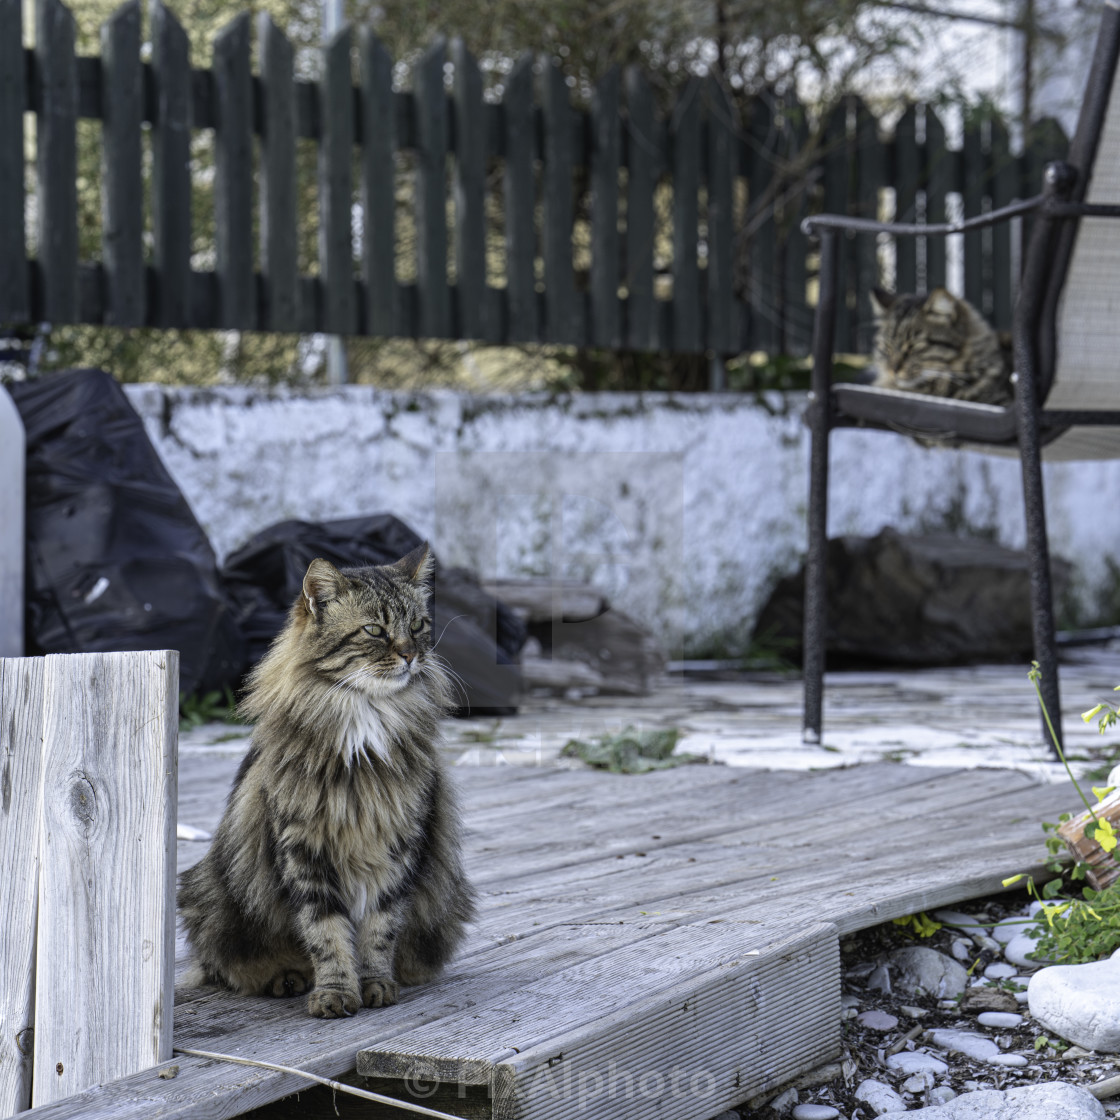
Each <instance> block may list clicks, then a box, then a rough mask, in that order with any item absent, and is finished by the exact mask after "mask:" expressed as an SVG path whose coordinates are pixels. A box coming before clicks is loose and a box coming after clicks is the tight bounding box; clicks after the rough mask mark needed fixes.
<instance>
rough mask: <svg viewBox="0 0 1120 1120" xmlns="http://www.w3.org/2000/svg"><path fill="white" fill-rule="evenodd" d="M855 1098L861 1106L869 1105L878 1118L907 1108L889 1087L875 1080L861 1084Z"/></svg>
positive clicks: (870, 1079) (871, 1079)
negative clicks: (886, 1113)
mask: <svg viewBox="0 0 1120 1120" xmlns="http://www.w3.org/2000/svg"><path fill="white" fill-rule="evenodd" d="M855 1098H856V1100H857V1101H859V1102H860V1103H861V1104H865V1105H867V1107H868V1108H870V1109H871V1111H872V1112H873V1113H874V1114H875V1115H876V1116H882V1115H883V1113H885V1112H898V1111H899V1109H903V1110H905V1108H906V1102H905V1101H904V1100H903V1099H902V1098H901V1097H900V1096H899V1095H898V1094H897V1093H896V1092H895V1091H894V1090H893V1089H892V1088H891V1087H890V1086H889V1085H887V1084H885V1083H884V1082H882V1081H876V1080H875V1079H874V1078H868V1079H867V1080H866V1081H862V1082H860V1084H859V1086H858V1087H857V1088H856V1091H855Z"/></svg>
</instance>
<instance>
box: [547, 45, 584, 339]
mask: <svg viewBox="0 0 1120 1120" xmlns="http://www.w3.org/2000/svg"><path fill="white" fill-rule="evenodd" d="M541 120H542V128H543V134H544V167H543V171H542V175H543V188H542V189H543V203H544V209H543V218H542V221H543V226H542V234H541V241H542V249H543V256H544V296H545V321H544V329H543V332H542V340H543V341H547V342H558V343H562V344H573V345H579V344H580V343H581V342H582V341H583V340H582V339H581V338H580V337H579V329H578V321H579V320H578V318H577V314H576V311H577V309H576V293H575V277H574V276H573V273H572V170H573V163H574V160H573V158H572V108H571V105H570V104H569V103H568V84H567V82H566V81H565V80H564V74H563V71H561V70H560V68H559V67H557V66H554V65H553V64H552V62H551V61H550V60H548V61H545V62H544V64H543V73H542V74H541Z"/></svg>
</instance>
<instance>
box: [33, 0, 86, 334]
mask: <svg viewBox="0 0 1120 1120" xmlns="http://www.w3.org/2000/svg"><path fill="white" fill-rule="evenodd" d="M36 17H37V18H36V29H35V59H36V63H37V65H38V68H39V90H40V97H41V104H40V106H39V117H38V133H37V135H36V145H35V146H36V150H37V154H38V165H39V166H38V177H39V199H38V211H39V264H40V266H41V268H42V271H43V308H42V315H43V317H44V318H46V319H50V320H51V321H52V322H56V323H72V322H75V321H76V320H77V318H78V186H77V167H78V163H77V161H78V148H77V120H78V64H77V60H76V59H75V57H74V17H73V16H72V15H71V14H70V12H69V10H68V9H67V8H66V6H65V5H64V4H62V3H61V2H60V0H38V3H37V5H36Z"/></svg>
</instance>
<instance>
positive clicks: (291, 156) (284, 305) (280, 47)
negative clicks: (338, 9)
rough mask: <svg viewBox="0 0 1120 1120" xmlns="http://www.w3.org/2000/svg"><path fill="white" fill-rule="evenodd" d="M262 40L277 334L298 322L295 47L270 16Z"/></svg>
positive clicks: (264, 191) (265, 179)
mask: <svg viewBox="0 0 1120 1120" xmlns="http://www.w3.org/2000/svg"><path fill="white" fill-rule="evenodd" d="M257 40H258V43H259V50H260V71H261V73H260V84H261V157H260V184H261V194H260V214H261V272H262V274H263V277H264V322H263V324H262V325H263V326H265V327H267V328H268V329H269V330H274V331H280V330H291V329H292V328H293V324H294V323H296V322H298V320H299V269H298V264H297V261H298V255H297V252H298V251H297V235H296V146H295V116H296V100H295V86H294V84H293V81H292V63H293V54H292V45H291V43H290V42H288V39H287V37H286V36H285V35H284V33H283V32H282V31H281V30H280V28H278V27H277V26H276V24H275V23H273V21H272V17H271V16H270V15H269V14H268V13H267V12H261V13H260V15H258V16H257Z"/></svg>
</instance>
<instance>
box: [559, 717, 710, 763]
mask: <svg viewBox="0 0 1120 1120" xmlns="http://www.w3.org/2000/svg"><path fill="white" fill-rule="evenodd" d="M679 738H680V732H679V731H678V730H677V729H676V728H675V727H670V728H668V729H666V730H664V731H637V730H635V728H633V727H627V728H625V729H624V730H622V731H620V732H619V733H618V734H617V735H600V736H599V738H598V739H594V740H588V739H569V740H568V742H567V743H565V744H564V749H563V750H561V752H560V757H561V758H578V759H581V760H582V761H584V762H586V763H588V764H589V765H591V766H594V767H595V768H596V769H599V770H609V771H610V772H611V773H612V774H644V773H646V772H647V771H649V770H667V769H669V768H670V767H672V766H683V765H686V764H687V763H690V762H706V761H707V759H706V758H704V756H703V755H698V754H673V748H674V747H675V746H676V745H677V740H678V739H679Z"/></svg>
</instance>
